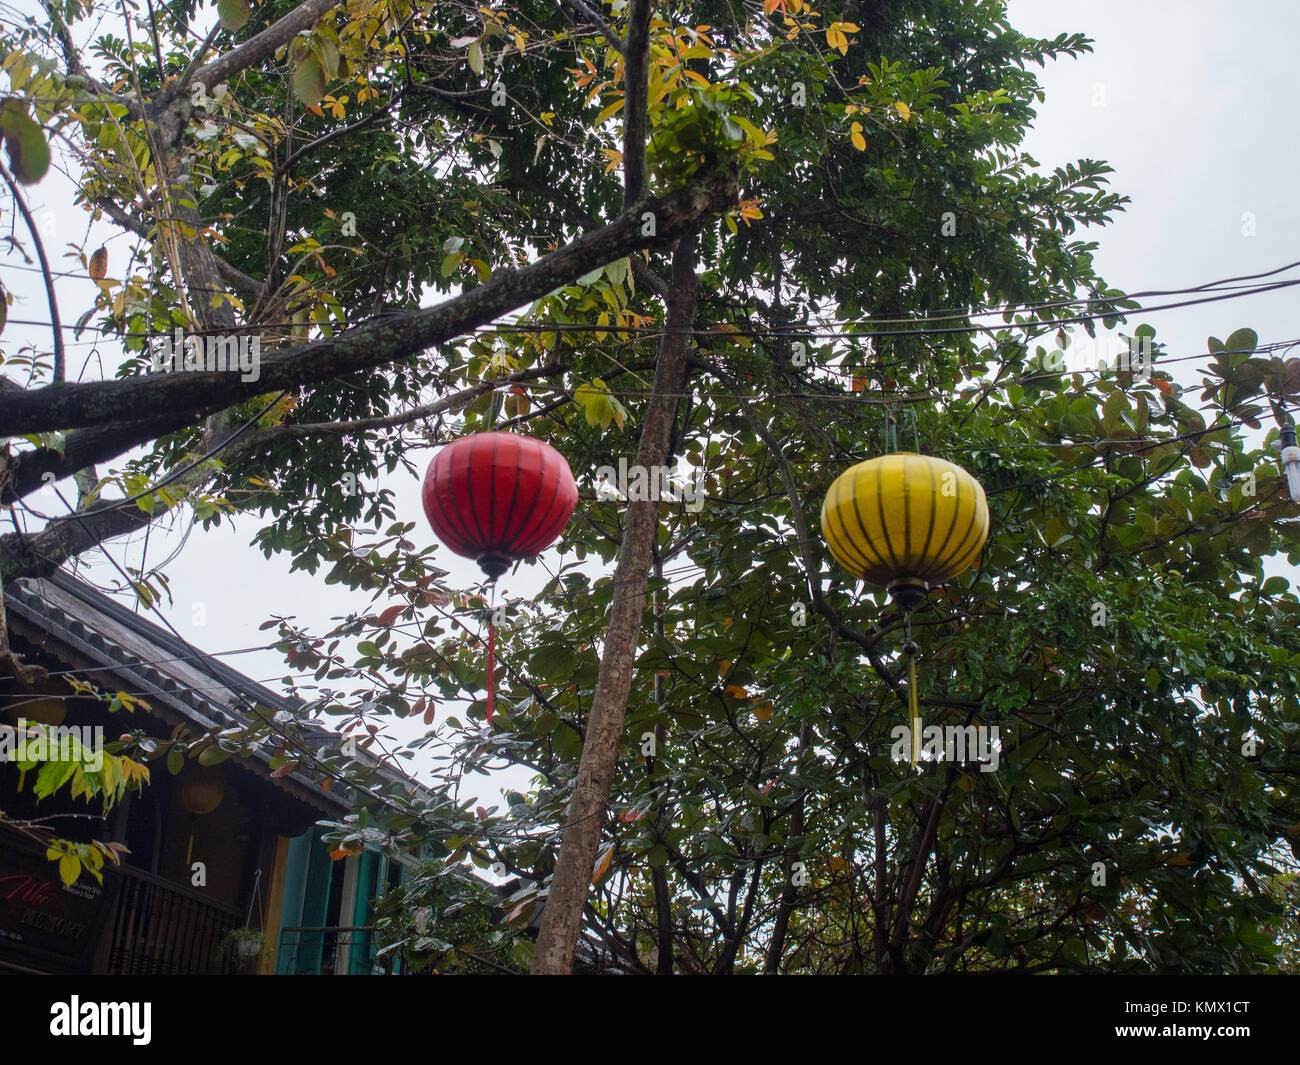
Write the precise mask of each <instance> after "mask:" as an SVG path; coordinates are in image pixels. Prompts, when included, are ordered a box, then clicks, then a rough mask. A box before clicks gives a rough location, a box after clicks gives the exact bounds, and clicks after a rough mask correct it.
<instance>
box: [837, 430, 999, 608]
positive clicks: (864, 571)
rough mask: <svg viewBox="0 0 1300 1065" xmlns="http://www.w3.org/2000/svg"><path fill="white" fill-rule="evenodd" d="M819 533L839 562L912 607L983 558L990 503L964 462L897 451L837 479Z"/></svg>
mask: <svg viewBox="0 0 1300 1065" xmlns="http://www.w3.org/2000/svg"><path fill="white" fill-rule="evenodd" d="M822 533H823V534H824V535H825V537H826V543H827V545H828V546H829V547H830V549H831V554H832V555H833V556H834V557H835V560H836V561H837V562H838V563H839V564H840V565H841V566H843V567H844V568H845V569H846V570H848V571H849V572H850V573H852V574H853V575H854V576H855V577H858V578H860V579H862V580H865V581H867V582H868V583H870V584H878V585H882V586H883V587H885V588H887V589H889V593H890V595H891V596H892V597H893V599H894V601H895V602H896V603H898V605H899V606H900V607H902V608H903V609H904V610H913V609H915V608H916V607H917V606H919V605H920V604H921V602H922V601H923V600H924V598H925V595H926V593H927V592H929V591H930V590H931V589H932V588H935V587H938V586H939V585H941V584H945V583H946V582H948V581H950V580H952V579H953V578H954V577H956V576H957V575H958V574H959V573H961V572H963V571H964V570H966V569H968V568H969V567H970V566H971V564H972V563H974V561H975V560H976V559H977V558H978V557H979V553H980V550H981V549H982V548H983V547H984V542H985V540H987V539H988V535H989V508H988V503H987V502H986V501H985V499H984V489H983V488H982V487H981V486H980V483H979V481H977V480H975V478H974V477H972V476H971V475H970V474H969V473H967V472H966V471H965V470H963V469H962V468H961V467H960V466H955V465H953V464H952V463H951V462H945V461H944V460H943V459H936V458H932V457H931V456H929V455H915V454H912V453H911V452H906V451H900V452H897V453H895V454H892V455H884V456H881V457H880V458H875V459H870V460H868V461H867V462H859V463H858V464H857V465H856V466H852V467H850V468H849V469H847V470H845V471H844V473H842V474H840V476H839V477H837V478H836V479H835V483H834V484H832V485H831V489H830V491H829V492H827V493H826V499H825V500H824V501H823V502H822Z"/></svg>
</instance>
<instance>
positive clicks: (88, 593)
mask: <svg viewBox="0 0 1300 1065" xmlns="http://www.w3.org/2000/svg"><path fill="white" fill-rule="evenodd" d="M4 595H5V606H6V610H7V612H8V613H9V616H10V618H11V620H15V619H20V620H21V621H23V622H26V623H27V626H29V627H30V628H31V629H35V630H38V631H40V632H41V633H44V634H45V635H46V636H47V637H48V638H49V639H50V640H52V641H53V642H55V643H57V644H62V645H63V646H65V647H66V648H68V649H69V650H71V651H73V652H75V653H76V654H78V655H79V656H80V657H82V658H85V659H86V660H87V661H88V662H90V663H93V664H94V665H96V666H102V667H103V668H104V669H105V671H106V672H111V673H112V674H113V675H114V676H115V677H116V678H118V679H119V681H120V683H121V684H122V686H123V688H125V689H127V690H130V691H132V692H138V693H139V694H140V695H141V697H142V698H143V699H145V700H146V701H147V702H149V704H150V705H151V707H154V708H155V709H157V710H159V711H163V710H164V709H165V710H170V711H171V714H170V715H169V716H176V715H179V716H180V717H182V718H184V719H185V720H186V721H188V722H190V723H191V724H193V725H194V726H195V727H196V728H198V729H203V730H207V729H212V728H235V727H240V726H245V725H248V724H250V723H251V721H252V718H250V716H249V711H251V710H253V709H254V708H255V707H258V706H260V707H266V708H269V709H270V710H272V711H290V710H292V709H294V704H293V703H292V702H290V701H289V700H287V699H285V698H284V697H283V696H281V695H278V694H277V693H275V692H273V691H271V689H269V688H265V687H263V686H262V685H260V684H258V683H257V682H256V681H254V680H252V679H250V678H249V677H246V676H244V675H243V674H242V673H240V672H239V671H238V670H236V669H232V668H231V667H230V666H228V665H226V664H225V663H224V662H222V661H220V660H219V659H216V658H214V657H212V656H211V655H209V654H206V653H204V652H203V651H201V650H199V649H198V648H196V647H194V646H192V645H191V644H189V643H186V642H185V641H184V640H182V639H180V638H179V637H177V636H176V635H175V634H173V633H171V632H169V631H167V630H166V629H165V628H163V627H162V626H160V625H156V624H154V623H153V622H152V621H149V620H148V619H147V618H144V617H141V616H140V615H139V614H137V613H135V612H133V611H131V610H129V609H127V608H126V607H125V606H123V605H122V604H121V603H119V602H117V601H115V600H114V599H112V598H110V597H109V596H107V595H104V594H103V593H102V592H100V591H99V590H98V589H96V588H93V587H91V586H90V585H89V584H87V583H86V582H84V581H81V580H78V579H77V578H75V577H73V576H71V575H69V574H67V573H63V572H61V571H55V572H54V573H52V574H50V575H49V576H46V577H39V578H24V579H22V580H18V581H14V582H12V583H10V584H8V585H6V587H5V589H4ZM35 642H36V643H37V644H38V645H40V644H41V643H43V642H44V641H43V640H41V639H37V640H36V641H35ZM54 653H56V654H57V653H58V652H57V651H55V652H54ZM298 738H299V740H300V742H301V744H302V746H304V747H306V748H308V749H309V750H318V749H319V748H321V747H328V748H331V749H337V747H338V746H339V735H338V733H336V732H332V731H330V730H328V729H325V728H321V727H320V726H319V725H314V724H309V725H306V726H304V727H302V729H301V731H300V732H299V734H298ZM357 754H358V758H359V759H360V760H364V761H369V762H371V763H373V762H374V759H373V758H371V757H370V756H369V755H367V754H366V753H365V752H364V751H361V750H358V752H357ZM255 757H256V758H257V760H258V761H260V762H262V763H264V764H265V763H269V761H270V758H271V755H270V752H269V751H259V752H258V753H257V755H256V756H255ZM380 775H381V776H382V777H383V778H384V779H385V780H402V781H403V782H405V783H409V784H414V783H415V782H414V781H412V780H411V779H410V778H409V777H405V776H404V775H403V774H401V773H400V772H399V771H397V770H393V769H390V768H389V767H382V768H381V770H380ZM291 781H292V782H293V783H290V782H291ZM273 783H275V784H279V785H281V786H282V787H286V788H287V790H292V791H294V792H295V793H296V794H297V795H298V797H299V798H304V797H309V798H310V800H312V801H313V805H316V806H317V807H318V808H320V809H322V810H327V811H329V812H331V813H335V812H337V811H339V810H340V809H344V808H347V806H348V805H349V799H350V795H349V794H348V793H347V791H346V790H345V789H339V790H337V791H336V790H334V789H331V790H330V791H329V792H322V791H321V790H320V789H319V787H318V786H316V785H315V784H314V783H313V782H312V781H311V780H310V778H308V777H307V776H306V775H305V774H302V773H301V772H299V771H295V772H294V773H292V774H290V775H289V776H288V777H284V778H280V779H279V780H276V781H273ZM294 784H296V785H297V786H296V787H295V786H294ZM416 786H417V787H419V785H418V784H416ZM304 791H305V792H306V795H304Z"/></svg>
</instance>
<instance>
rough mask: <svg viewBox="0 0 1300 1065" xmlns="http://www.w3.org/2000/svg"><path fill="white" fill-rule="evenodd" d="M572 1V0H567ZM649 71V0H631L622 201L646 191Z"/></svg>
mask: <svg viewBox="0 0 1300 1065" xmlns="http://www.w3.org/2000/svg"><path fill="white" fill-rule="evenodd" d="M570 2H573V0H570ZM649 70H650V0H631V4H630V5H629V8H628V25H627V47H626V48H625V49H624V51H623V203H624V204H625V205H626V206H629V207H630V206H631V205H632V204H634V203H636V201H637V200H639V199H640V198H641V195H642V193H643V192H644V191H645V185H646V170H645V141H646V101H647V99H648V93H649V86H648V85H647V79H648V76H649Z"/></svg>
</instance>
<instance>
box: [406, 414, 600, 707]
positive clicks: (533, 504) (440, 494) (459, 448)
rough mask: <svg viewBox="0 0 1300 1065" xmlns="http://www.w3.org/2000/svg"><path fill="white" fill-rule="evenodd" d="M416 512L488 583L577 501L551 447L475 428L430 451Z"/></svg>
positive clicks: (552, 530)
mask: <svg viewBox="0 0 1300 1065" xmlns="http://www.w3.org/2000/svg"><path fill="white" fill-rule="evenodd" d="M421 498H422V500H423V502H424V513H425V516H426V517H427V518H428V519H429V524H430V525H432V526H433V531H434V532H435V533H436V534H437V536H438V539H439V540H441V541H442V542H443V543H444V544H446V545H447V547H448V548H450V549H451V550H452V551H454V552H456V554H458V555H463V556H464V557H466V558H472V559H474V561H475V562H477V563H478V564H479V567H480V568H481V569H482V570H483V572H484V573H485V574H487V577H488V579H489V580H491V581H493V582H495V581H496V579H497V578H498V577H500V576H501V574H503V573H505V571H506V570H508V569H509V568H510V565H511V563H512V562H515V561H517V560H519V559H523V558H531V557H532V556H533V555H536V554H539V553H540V552H542V551H545V550H546V549H547V548H548V547H550V546H551V544H553V543H555V541H556V540H557V539H558V538H559V535H560V533H561V532H563V531H564V526H565V524H566V523H567V522H568V520H569V516H570V515H571V514H572V513H573V508H574V507H575V506H577V504H578V486H577V485H576V484H574V483H573V473H572V471H570V469H569V464H568V463H567V462H565V461H564V456H563V455H561V454H560V453H559V452H558V451H556V450H555V448H553V447H551V446H550V445H549V444H544V443H542V442H541V441H540V440H534V439H533V438H532V437H528V436H518V435H516V434H515V433H475V434H473V435H472V436H463V437H461V438H460V439H459V440H456V441H453V442H452V443H450V444H448V445H447V446H446V447H444V448H443V449H442V450H441V451H439V452H438V455H437V457H436V458H435V459H434V460H433V461H432V462H431V463H429V469H428V471H427V472H426V473H425V475H424V488H423V491H422V493H421ZM487 654H488V669H487V689H488V690H487V720H488V724H489V725H490V724H491V723H492V710H493V707H494V706H495V703H496V683H495V680H496V673H495V666H496V626H495V625H493V624H491V622H489V624H488V647H487Z"/></svg>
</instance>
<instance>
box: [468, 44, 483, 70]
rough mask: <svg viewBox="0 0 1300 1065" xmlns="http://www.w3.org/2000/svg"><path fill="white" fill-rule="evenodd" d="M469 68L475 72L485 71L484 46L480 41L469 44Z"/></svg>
mask: <svg viewBox="0 0 1300 1065" xmlns="http://www.w3.org/2000/svg"><path fill="white" fill-rule="evenodd" d="M469 68H470V70H472V71H474V73H475V74H482V73H483V46H482V45H481V44H479V43H478V41H475V42H474V43H473V44H471V45H470V46H469Z"/></svg>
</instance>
